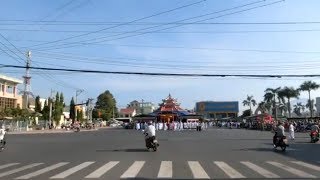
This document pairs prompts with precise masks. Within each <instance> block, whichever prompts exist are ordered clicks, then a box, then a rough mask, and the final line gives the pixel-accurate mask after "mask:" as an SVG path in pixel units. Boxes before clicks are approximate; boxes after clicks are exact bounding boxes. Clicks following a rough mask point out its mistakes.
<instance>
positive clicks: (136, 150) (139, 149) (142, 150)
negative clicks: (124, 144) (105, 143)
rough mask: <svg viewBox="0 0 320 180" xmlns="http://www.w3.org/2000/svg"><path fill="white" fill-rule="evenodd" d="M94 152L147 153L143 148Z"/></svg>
mask: <svg viewBox="0 0 320 180" xmlns="http://www.w3.org/2000/svg"><path fill="white" fill-rule="evenodd" d="M96 152H149V151H148V150H147V149H145V148H143V149H142V148H136V149H111V150H110V149H99V150H96Z"/></svg>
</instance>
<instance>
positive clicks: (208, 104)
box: [196, 101, 239, 113]
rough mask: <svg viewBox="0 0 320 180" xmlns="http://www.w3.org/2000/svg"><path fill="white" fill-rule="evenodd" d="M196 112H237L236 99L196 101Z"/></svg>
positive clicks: (237, 104)
mask: <svg viewBox="0 0 320 180" xmlns="http://www.w3.org/2000/svg"><path fill="white" fill-rule="evenodd" d="M196 111H197V112H217V113H219V112H239V102H238V101H228V102H223V101H222V102H216V101H203V102H197V103H196Z"/></svg>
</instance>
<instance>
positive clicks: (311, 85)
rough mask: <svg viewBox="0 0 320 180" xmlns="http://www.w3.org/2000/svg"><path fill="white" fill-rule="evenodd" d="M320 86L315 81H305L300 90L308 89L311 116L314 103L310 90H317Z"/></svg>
mask: <svg viewBox="0 0 320 180" xmlns="http://www.w3.org/2000/svg"><path fill="white" fill-rule="evenodd" d="M319 87H320V85H319V84H317V83H316V82H313V81H305V82H303V83H302V84H301V85H300V88H299V90H300V91H307V92H308V95H309V101H308V103H309V104H310V107H309V110H310V115H311V117H312V116H313V103H311V95H310V92H311V91H312V90H317V89H318V88H319Z"/></svg>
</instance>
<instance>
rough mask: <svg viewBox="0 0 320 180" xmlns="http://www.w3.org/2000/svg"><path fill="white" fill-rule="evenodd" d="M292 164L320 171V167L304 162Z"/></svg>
mask: <svg viewBox="0 0 320 180" xmlns="http://www.w3.org/2000/svg"><path fill="white" fill-rule="evenodd" d="M291 162H292V163H294V164H298V165H300V166H304V167H307V168H310V169H313V170H316V171H320V167H319V166H316V165H313V164H309V163H305V162H302V161H291Z"/></svg>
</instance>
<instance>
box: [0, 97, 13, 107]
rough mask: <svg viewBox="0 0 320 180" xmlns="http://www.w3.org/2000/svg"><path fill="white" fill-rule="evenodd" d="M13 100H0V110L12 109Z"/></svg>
mask: <svg viewBox="0 0 320 180" xmlns="http://www.w3.org/2000/svg"><path fill="white" fill-rule="evenodd" d="M15 101H16V100H15V99H10V98H0V109H4V108H14V107H15V106H14V104H15Z"/></svg>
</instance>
